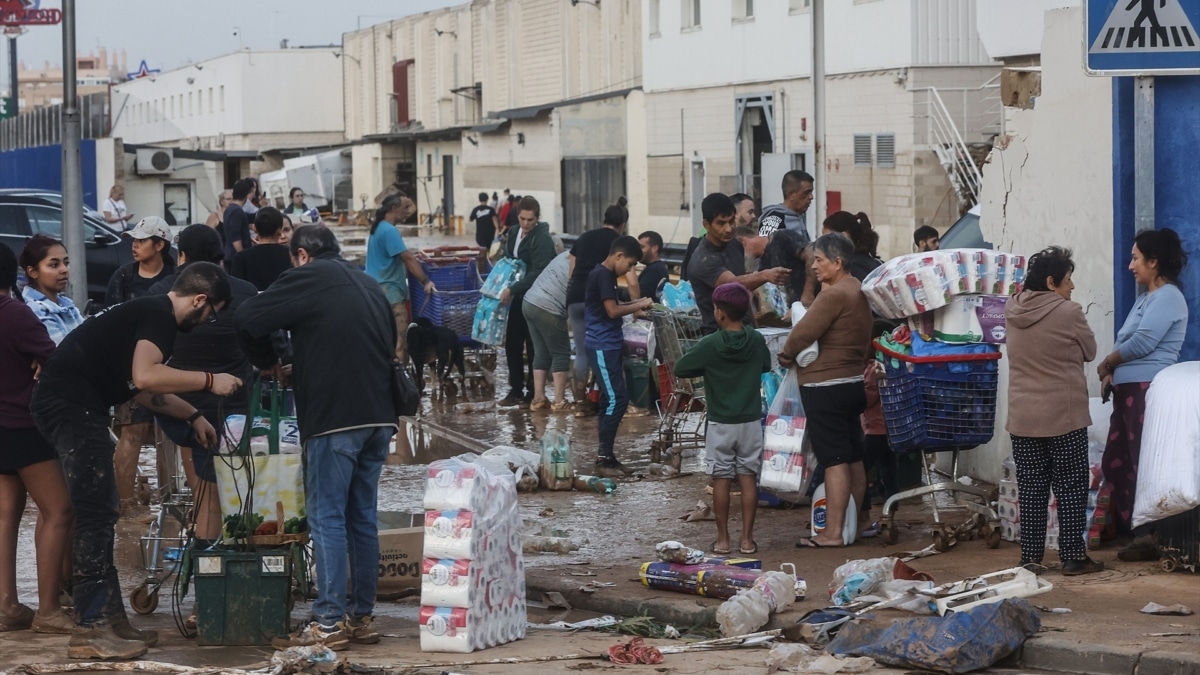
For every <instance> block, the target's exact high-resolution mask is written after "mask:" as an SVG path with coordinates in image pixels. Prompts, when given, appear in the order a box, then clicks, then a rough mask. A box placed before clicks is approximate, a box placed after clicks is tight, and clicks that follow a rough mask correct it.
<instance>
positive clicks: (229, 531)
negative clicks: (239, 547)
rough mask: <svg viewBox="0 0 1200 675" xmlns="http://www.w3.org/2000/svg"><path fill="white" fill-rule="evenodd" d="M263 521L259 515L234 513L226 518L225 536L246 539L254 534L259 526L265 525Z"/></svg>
mask: <svg viewBox="0 0 1200 675" xmlns="http://www.w3.org/2000/svg"><path fill="white" fill-rule="evenodd" d="M263 520H264V519H263V517H262V516H260V515H258V514H257V513H247V514H244V515H243V514H241V513H234V514H231V515H228V516H225V536H227V537H229V538H230V539H245V538H246V537H249V536H251V535H253V534H254V532H255V531H256V530H257V529H258V526H259V525H262V524H263Z"/></svg>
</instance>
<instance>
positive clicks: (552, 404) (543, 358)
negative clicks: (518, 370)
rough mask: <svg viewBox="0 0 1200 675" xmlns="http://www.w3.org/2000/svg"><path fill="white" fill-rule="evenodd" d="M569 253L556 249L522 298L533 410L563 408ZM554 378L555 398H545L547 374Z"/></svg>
mask: <svg viewBox="0 0 1200 675" xmlns="http://www.w3.org/2000/svg"><path fill="white" fill-rule="evenodd" d="M570 268H571V254H570V253H568V252H566V251H564V252H562V253H559V254H558V255H557V256H555V258H554V259H553V260H551V261H550V264H549V265H546V269H545V271H543V272H542V273H541V274H540V275H538V278H537V279H536V280H534V282H533V286H531V287H530V288H529V292H528V293H526V294H525V298H524V299H523V300H522V301H521V302H522V306H521V309H522V311H523V312H524V314H525V319H526V321H527V322H528V323H529V336H530V337H531V338H533V401H532V402H531V403H530V404H529V409H530V410H533V411H543V412H544V411H552V412H566V411H567V410H569V409H570V407H571V404H570V403H568V402H567V398H566V395H567V377H568V376H569V375H570V371H571V336H570V333H569V332H568V330H567V282H568V281H569V280H570ZM547 375H550V377H551V379H552V380H553V382H554V400H553V401H550V400H548V399H547V398H546V376H547Z"/></svg>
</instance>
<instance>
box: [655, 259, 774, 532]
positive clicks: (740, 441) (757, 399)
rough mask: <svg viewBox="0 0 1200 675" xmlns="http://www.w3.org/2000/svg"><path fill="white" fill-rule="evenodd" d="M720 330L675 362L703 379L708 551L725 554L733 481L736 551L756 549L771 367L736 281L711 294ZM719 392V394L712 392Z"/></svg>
mask: <svg viewBox="0 0 1200 675" xmlns="http://www.w3.org/2000/svg"><path fill="white" fill-rule="evenodd" d="M712 303H713V316H714V317H715V318H716V321H717V326H718V327H719V330H717V332H715V333H712V334H710V335H707V336H705V337H704V338H703V339H702V340H700V341H699V342H697V343H696V346H695V347H692V348H691V349H689V350H688V352H687V353H686V354H684V355H683V356H681V357H679V361H677V362H676V363H675V375H676V376H677V377H701V376H703V377H704V390H705V391H707V392H709V396H708V399H707V404H708V427H707V429H706V430H705V432H704V469H705V473H707V474H708V475H709V476H712V479H713V511H715V515H716V521H717V540H716V541H714V542H713V544H712V546H711V547H710V550H711V552H712V553H714V554H716V555H729V554H730V553H732V552H733V547H732V544H731V540H730V537H729V500H730V497H729V495H730V490H731V488H732V485H733V483H734V481H736V482H737V483H738V486H739V487H740V488H741V491H742V538H741V540H740V545H739V547H738V552H739V553H741V554H742V555H752V554H754V553H757V552H758V545H757V544H756V543H754V516H755V513H756V511H757V509H758V474H759V471H760V470H761V469H762V456H763V431H762V397H761V396H760V395H759V387H760V385H761V382H762V374H763V373H765V372H768V371H770V370H771V351H770V350H769V349H767V342H766V340H764V339H763V336H762V335H761V334H760V333H759V332H758V331H756V330H753V329H748V328H746V325H745V323H744V321H743V319H745V317H746V313H747V312H749V311H750V290H749V289H747V288H746V287H745V286H743V285H741V284H739V283H728V284H721V285H720V286H717V287H716V288H715V289H713V293H712ZM716 392H720V393H721V395H720V396H715V395H714V394H715V393H716Z"/></svg>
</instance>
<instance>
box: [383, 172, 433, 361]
mask: <svg viewBox="0 0 1200 675" xmlns="http://www.w3.org/2000/svg"><path fill="white" fill-rule="evenodd" d="M415 210H416V206H415V205H414V204H413V203H412V200H411V199H409V198H408V196H407V195H405V194H404V193H403V192H393V193H392V194H390V195H388V196H387V197H384V199H383V204H382V205H380V207H379V209H378V210H376V211H375V224H374V225H371V236H370V238H369V239H367V270H366V272H367V274H369V275H370V276H371V278H373V279H375V280H376V281H378V282H379V285H380V286H382V287H383V292H384V293H385V294H386V295H387V299H388V302H389V303H391V305H392V315H393V316H394V317H395V319H396V358H397V359H400V362H401V363H408V321H409V317H408V273H409V272H411V273H412V275H413V276H414V277H416V278H417V280H418V281H420V282H421V286H423V287H424V288H425V293H426V295H430V294H432V293H433V292H434V290H435V289H434V286H433V281H431V280H430V279H429V277H428V276H426V274H425V270H424V269H422V268H421V263H420V261H418V260H417V257H416V256H415V255H413V253H412V251H410V250H408V246H406V245H405V244H404V237H401V236H400V230H399V228H397V227H396V225H397V223H400V222H403V221H404V219H405V218H407V217H408V216H410V215H412V213H413V211H415ZM381 226H382V227H381Z"/></svg>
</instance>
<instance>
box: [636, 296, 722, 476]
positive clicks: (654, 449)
mask: <svg viewBox="0 0 1200 675" xmlns="http://www.w3.org/2000/svg"><path fill="white" fill-rule="evenodd" d="M649 313H650V319H651V321H653V323H654V338H655V342H656V343H657V345H658V349H659V351H660V352H661V354H662V366H661V367H660V374H659V400H658V401H657V402H656V406H657V408H658V417H659V425H658V438H657V439H655V440H654V441H653V442H652V443H651V444H650V461H651V462H653V463H659V462H662V457H663V455H664V454H666V455H668V456H669V459H670V464H671V466H672V467H673V468H674V469H675V470H676V471H678V470H679V468H680V465H681V464H682V462H683V453H684V452H685V451H688V450H694V449H698V448H703V447H704V429H705V426H706V423H707V418H708V416H707V414H706V413H705V407H704V384H703V380H701V379H699V378H696V379H688V378H679V377H676V376H675V363H676V362H677V361H679V357H681V356H683V355H684V354H685V353H687V351H688V350H689V349H691V348H692V347H693V346H695V344H696V343H697V342H699V341H700V338H701V337H703V334H702V333H701V326H702V323H701V318H700V315H699V314H698V313H694V312H673V311H671V310H668V309H665V308H661V307H657V306H656V307H655V308H653V309H651V310H650V312H649Z"/></svg>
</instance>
